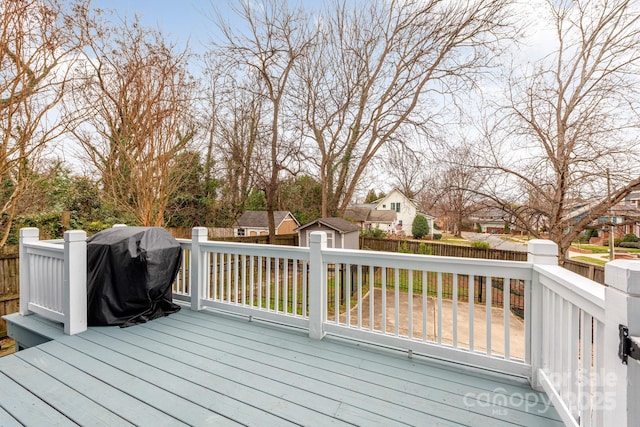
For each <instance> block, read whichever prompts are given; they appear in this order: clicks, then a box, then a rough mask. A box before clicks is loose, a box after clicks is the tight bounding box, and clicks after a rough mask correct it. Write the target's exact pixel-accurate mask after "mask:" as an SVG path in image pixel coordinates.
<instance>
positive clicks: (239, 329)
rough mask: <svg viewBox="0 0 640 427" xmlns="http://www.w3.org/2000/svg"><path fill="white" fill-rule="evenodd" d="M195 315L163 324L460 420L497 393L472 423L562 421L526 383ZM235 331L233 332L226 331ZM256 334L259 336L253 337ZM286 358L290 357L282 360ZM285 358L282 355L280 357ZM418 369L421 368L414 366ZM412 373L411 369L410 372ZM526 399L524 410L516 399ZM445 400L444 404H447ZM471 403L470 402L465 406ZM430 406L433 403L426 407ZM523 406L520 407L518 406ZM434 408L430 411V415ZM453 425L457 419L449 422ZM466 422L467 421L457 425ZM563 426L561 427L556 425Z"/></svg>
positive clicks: (483, 405)
mask: <svg viewBox="0 0 640 427" xmlns="http://www.w3.org/2000/svg"><path fill="white" fill-rule="evenodd" d="M193 314H194V313H193V312H189V311H185V313H184V316H180V317H174V318H171V317H168V318H165V319H162V320H163V322H162V323H165V324H172V325H174V326H175V327H176V328H177V330H180V331H190V330H192V329H196V330H200V333H202V334H205V335H207V336H209V337H211V338H212V339H214V341H215V342H216V343H217V344H216V345H217V346H218V347H220V343H222V342H224V340H225V339H228V338H229V337H234V340H236V338H237V337H243V338H246V339H248V340H250V341H249V343H248V344H247V349H246V351H252V350H262V351H263V352H265V353H269V352H270V351H271V350H270V349H271V347H277V348H278V349H279V354H278V356H281V357H282V359H283V360H290V359H293V360H295V361H296V362H302V363H305V362H304V360H305V358H306V359H308V362H306V363H309V364H310V365H312V366H313V367H317V368H320V371H319V372H320V375H322V376H323V377H325V378H326V376H324V375H323V374H322V372H323V371H329V372H336V374H338V375H340V376H344V377H347V378H349V385H351V384H353V382H354V381H357V380H361V379H362V378H363V377H364V378H365V379H366V380H368V381H369V382H370V383H371V384H374V385H384V386H385V387H389V388H394V389H395V390H398V391H401V392H403V393H407V394H413V395H415V396H419V397H421V398H429V396H430V395H432V397H433V399H439V400H442V401H444V402H446V403H448V404H449V405H451V406H452V410H453V411H454V412H455V413H456V414H459V413H460V410H459V408H460V407H462V406H465V403H467V402H474V401H473V398H474V397H480V398H484V397H486V396H489V394H491V395H493V394H494V393H496V390H497V391H498V393H500V396H498V397H496V398H492V399H491V402H490V403H491V404H486V403H485V402H482V403H481V404H480V402H477V403H478V404H477V405H474V406H473V407H472V408H471V409H473V410H475V411H477V413H475V414H471V416H472V417H473V420H474V421H475V422H477V421H478V415H479V416H480V420H482V417H483V416H489V417H490V418H493V419H494V420H495V421H494V422H495V423H496V425H500V423H502V422H505V421H506V422H507V424H508V425H513V424H519V425H536V424H538V423H539V422H540V417H548V418H549V421H550V423H551V424H552V425H553V424H554V421H555V422H558V423H560V418H559V416H558V414H557V412H556V411H555V409H554V408H553V406H552V405H551V403H550V400H549V399H548V398H547V397H546V395H545V394H544V393H539V392H535V391H533V390H531V388H530V386H529V385H528V384H527V383H526V381H524V380H519V379H514V378H512V377H509V378H506V377H505V376H502V375H484V374H481V373H478V371H477V370H476V369H465V368H464V367H460V366H459V365H458V366H456V367H453V368H452V369H446V367H444V366H443V365H442V364H441V363H436V364H433V363H432V364H430V363H419V362H417V361H415V362H414V361H409V360H408V359H407V358H403V357H398V353H397V352H394V355H393V357H389V356H388V355H385V354H384V353H383V352H381V351H380V349H379V348H377V349H375V350H374V351H363V346H354V345H345V343H344V342H340V343H331V341H330V340H327V339H325V340H323V341H322V342H318V341H314V340H311V339H309V338H307V337H301V338H299V337H295V339H292V337H294V336H295V335H294V334H291V333H288V332H287V331H282V330H279V329H272V328H263V329H259V328H255V327H254V326H252V325H250V324H248V322H239V321H237V320H227V322H228V323H225V322H224V321H223V320H220V323H218V319H217V318H216V319H215V323H216V324H212V323H205V324H204V325H203V321H204V322H207V319H204V320H202V321H201V320H200V319H198V318H196V317H193ZM185 319H190V320H189V323H190V324H191V326H186V325H184V324H183V323H180V322H183V321H184V320H185ZM148 327H149V328H159V326H158V324H153V325H152V324H149V325H148ZM231 327H233V328H235V329H234V330H233V331H232V332H230V331H229V328H231ZM258 330H259V333H256V331H258ZM286 352H290V353H289V354H286ZM283 353H284V354H283ZM257 357H258V360H261V361H262V360H263V359H264V358H265V357H268V356H265V355H260V356H257ZM418 363H419V366H418ZM414 368H415V369H414ZM510 396H513V397H514V399H511V401H512V402H516V406H513V405H512V406H510V407H509V406H507V407H505V406H503V404H505V403H506V404H507V405H508V404H509V402H510V400H509V397H510ZM521 398H522V399H529V401H527V402H526V404H524V402H520V399H521ZM447 399H448V402H447ZM469 399H472V400H469ZM430 403H431V402H430ZM519 403H522V404H519ZM433 409H434V408H433V407H431V408H430V410H431V411H432V413H433ZM451 419H455V418H451ZM461 422H468V419H467V418H466V417H465V419H463V420H461ZM559 425H561V423H560V424H559Z"/></svg>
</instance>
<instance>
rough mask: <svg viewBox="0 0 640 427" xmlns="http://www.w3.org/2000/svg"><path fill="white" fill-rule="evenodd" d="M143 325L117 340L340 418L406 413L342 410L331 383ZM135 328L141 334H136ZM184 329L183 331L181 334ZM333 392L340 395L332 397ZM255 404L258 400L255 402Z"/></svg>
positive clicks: (381, 419)
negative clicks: (378, 413)
mask: <svg viewBox="0 0 640 427" xmlns="http://www.w3.org/2000/svg"><path fill="white" fill-rule="evenodd" d="M146 326H151V325H150V324H147V325H145V328H144V329H143V330H142V331H141V330H140V329H136V328H130V331H129V332H130V337H126V336H124V335H123V334H118V335H117V337H118V339H119V340H124V341H127V342H130V343H136V344H138V345H140V346H143V347H144V348H146V349H149V350H151V351H155V352H158V353H163V354H166V355H167V356H168V357H171V358H172V359H175V360H178V361H181V362H182V363H184V364H189V365H190V366H192V367H194V368H196V369H197V371H198V372H208V373H213V374H215V375H216V376H219V377H221V378H222V377H226V378H227V379H228V380H229V381H231V382H232V384H246V385H248V386H250V387H255V388H256V389H258V390H266V391H268V392H269V393H271V394H273V397H276V396H277V397H278V399H279V400H281V401H282V400H285V399H286V401H290V402H292V403H294V404H295V405H300V406H302V407H306V408H310V409H313V410H315V411H321V412H323V413H324V414H326V415H327V416H331V417H334V416H335V414H336V413H337V412H338V410H339V409H340V408H341V407H342V411H343V412H344V413H348V414H350V416H351V418H349V419H343V420H344V421H346V422H358V421H359V420H361V419H362V417H368V418H369V419H370V420H373V419H376V420H377V423H379V424H387V425H391V424H395V423H398V422H402V421H403V417H406V414H402V413H399V412H400V411H398V408H397V407H393V408H390V409H391V410H393V414H391V413H390V414H388V416H384V415H377V414H376V409H377V408H374V409H372V407H371V404H370V403H371V402H369V405H367V406H366V409H358V408H356V407H353V408H351V409H350V410H349V412H346V411H345V410H344V405H345V404H347V403H345V402H344V400H342V399H343V398H344V396H341V395H340V394H341V393H340V392H341V390H339V389H336V388H335V387H333V388H332V389H331V390H327V387H323V384H322V383H321V382H318V381H315V380H313V379H312V378H307V377H304V376H300V375H296V374H294V373H293V372H292V371H291V370H287V369H286V368H283V369H274V368H273V367H271V366H269V364H268V362H267V361H266V360H265V362H264V363H262V364H260V363H257V362H254V361H251V360H249V359H247V358H246V354H245V353H246V350H243V349H242V348H239V350H241V351H240V353H234V352H233V349H231V351H230V352H221V351H220V350H218V349H217V348H215V346H217V345H218V344H220V343H219V342H209V343H207V344H206V345H205V344H201V343H195V342H190V341H187V340H184V339H182V338H180V337H177V336H172V335H170V334H163V333H161V332H157V331H154V330H151V329H149V328H147V327H146ZM136 331H139V333H141V334H144V335H137V334H136ZM105 333H107V334H108V333H109V331H105ZM187 333H188V332H186V331H184V334H187ZM114 336H115V334H114ZM274 351H277V349H274ZM272 357H277V356H272ZM291 363H292V362H291V361H283V364H285V365H286V364H291ZM219 386H220V385H219V384H218V385H217V386H216V388H217V389H219ZM229 392H230V393H234V395H236V396H238V398H241V397H242V394H240V395H238V393H239V392H240V393H242V387H238V386H237V385H236V386H235V389H233V388H232V389H229ZM336 396H338V397H340V398H341V399H336ZM332 398H333V399H332ZM377 403H380V402H377ZM255 404H258V402H256V403H255ZM382 404H384V402H383V403H382ZM265 409H267V408H265ZM278 409H279V408H278ZM278 412H280V411H278ZM282 415H283V416H288V417H290V418H291V419H292V420H293V421H297V422H305V421H312V419H309V418H305V417H301V418H296V417H294V416H293V415H294V413H293V412H287V411H286V410H285V412H284V413H282ZM392 415H393V416H392ZM430 419H433V420H436V419H435V418H434V417H431V416H426V417H425V416H424V415H423V414H420V413H416V417H415V418H414V419H413V422H414V423H415V422H417V421H418V420H426V421H428V420H430ZM318 422H323V420H318ZM324 422H326V421H324ZM313 424H315V423H313Z"/></svg>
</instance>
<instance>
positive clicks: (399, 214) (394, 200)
mask: <svg viewBox="0 0 640 427" xmlns="http://www.w3.org/2000/svg"><path fill="white" fill-rule="evenodd" d="M374 206H375V207H374V210H375V211H378V212H383V211H387V210H390V211H393V212H395V213H396V219H395V220H394V221H393V222H391V224H390V225H388V224H387V223H386V222H374V221H371V226H372V227H373V228H375V227H378V228H380V229H381V230H384V231H387V232H389V233H392V234H402V235H405V236H411V233H412V231H411V228H412V226H413V220H414V218H415V217H416V215H418V214H420V215H422V216H424V217H425V218H426V219H427V222H428V223H429V232H430V233H433V231H434V230H433V222H434V220H435V219H436V217H434V216H433V215H431V214H429V213H427V212H424V211H421V210H420V209H419V208H418V204H417V203H416V202H415V201H414V200H411V199H410V198H408V197H407V196H406V195H405V194H404V193H402V192H401V191H400V190H398V189H397V188H394V189H393V190H391V191H390V192H389V194H387V195H386V196H384V197H383V198H381V199H379V200H376V202H375V203H374ZM385 226H387V227H388V228H389V229H385V228H384V227H385Z"/></svg>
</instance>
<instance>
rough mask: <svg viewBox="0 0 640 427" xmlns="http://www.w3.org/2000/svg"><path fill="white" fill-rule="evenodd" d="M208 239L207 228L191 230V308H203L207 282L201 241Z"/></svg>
mask: <svg viewBox="0 0 640 427" xmlns="http://www.w3.org/2000/svg"><path fill="white" fill-rule="evenodd" d="M206 241H207V229H206V228H205V227H194V228H193V229H192V230H191V260H190V261H191V265H190V266H189V292H191V310H202V303H201V300H202V290H203V288H204V283H205V279H206V278H205V274H204V256H203V255H202V253H201V251H200V242H206Z"/></svg>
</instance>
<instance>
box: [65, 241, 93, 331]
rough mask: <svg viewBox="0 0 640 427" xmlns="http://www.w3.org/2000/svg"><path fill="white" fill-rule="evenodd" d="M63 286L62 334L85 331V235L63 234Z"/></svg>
mask: <svg viewBox="0 0 640 427" xmlns="http://www.w3.org/2000/svg"><path fill="white" fill-rule="evenodd" d="M63 277H64V281H63V283H64V286H63V288H62V289H63V295H62V307H63V312H64V317H65V322H64V333H65V334H67V335H73V334H77V333H80V332H84V331H86V330H87V233H85V232H84V231H80V230H73V231H66V232H65V233H64V276H63Z"/></svg>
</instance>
